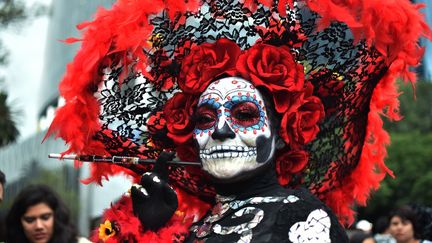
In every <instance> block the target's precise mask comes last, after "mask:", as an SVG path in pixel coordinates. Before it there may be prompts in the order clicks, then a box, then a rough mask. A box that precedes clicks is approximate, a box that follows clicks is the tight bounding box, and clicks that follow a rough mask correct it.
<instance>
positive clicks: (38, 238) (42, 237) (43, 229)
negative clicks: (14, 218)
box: [21, 203, 54, 243]
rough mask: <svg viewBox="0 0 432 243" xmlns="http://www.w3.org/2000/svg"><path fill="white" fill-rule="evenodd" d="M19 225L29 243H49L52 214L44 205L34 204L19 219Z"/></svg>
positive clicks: (52, 228)
mask: <svg viewBox="0 0 432 243" xmlns="http://www.w3.org/2000/svg"><path fill="white" fill-rule="evenodd" d="M21 224H22V227H23V229H24V234H25V236H26V237H27V239H28V240H29V242H32V243H46V242H49V241H50V240H51V237H52V234H53V231H54V212H53V210H52V209H51V208H50V207H49V206H48V205H47V204H46V203H38V204H35V205H34V206H31V207H29V208H28V209H27V211H26V212H25V214H24V215H23V216H22V217H21Z"/></svg>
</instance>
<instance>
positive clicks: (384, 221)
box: [372, 216, 396, 243]
mask: <svg viewBox="0 0 432 243" xmlns="http://www.w3.org/2000/svg"><path fill="white" fill-rule="evenodd" d="M372 232H373V234H374V238H375V241H376V242H377V243H395V242H396V241H395V239H394V238H393V237H392V236H391V234H390V230H389V218H388V217H387V216H381V217H379V218H378V219H377V221H376V222H375V223H374V224H373V227H372Z"/></svg>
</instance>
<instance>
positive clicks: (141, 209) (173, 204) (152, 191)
mask: <svg viewBox="0 0 432 243" xmlns="http://www.w3.org/2000/svg"><path fill="white" fill-rule="evenodd" d="M173 158H174V153H167V152H162V153H161V154H160V156H159V157H158V159H157V160H156V164H155V166H154V168H153V171H152V172H146V173H144V174H143V175H142V177H141V182H140V184H139V185H137V184H135V185H133V186H132V188H131V197H132V206H133V212H134V214H135V216H136V217H138V219H139V220H140V222H141V225H142V226H143V227H144V228H145V229H150V230H153V231H156V230H158V229H159V228H160V227H162V226H163V225H165V223H166V222H168V220H169V219H170V218H171V216H172V215H173V214H174V212H175V211H176V209H177V207H178V200H177V194H176V193H175V191H174V189H172V188H171V187H170V186H169V185H168V168H167V164H166V162H167V161H170V160H172V159H173Z"/></svg>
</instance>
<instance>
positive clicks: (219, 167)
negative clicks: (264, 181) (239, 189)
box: [201, 156, 263, 183]
mask: <svg viewBox="0 0 432 243" xmlns="http://www.w3.org/2000/svg"><path fill="white" fill-rule="evenodd" d="M201 161H202V166H203V167H202V169H203V170H204V171H205V172H206V173H207V174H208V175H209V176H210V177H211V178H212V179H213V180H214V181H216V182H220V183H230V182H236V181H239V180H242V179H245V178H246V177H248V174H249V173H248V172H251V171H254V170H256V169H257V168H259V167H261V166H262V165H263V164H259V163H257V162H256V156H251V157H247V158H244V157H242V158H234V159H233V158H228V159H224V158H217V159H201Z"/></svg>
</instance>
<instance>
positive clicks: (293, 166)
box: [276, 150, 309, 185]
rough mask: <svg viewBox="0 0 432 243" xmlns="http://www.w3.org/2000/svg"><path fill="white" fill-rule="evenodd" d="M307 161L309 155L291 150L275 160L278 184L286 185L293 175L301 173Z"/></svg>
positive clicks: (302, 151) (301, 151)
mask: <svg viewBox="0 0 432 243" xmlns="http://www.w3.org/2000/svg"><path fill="white" fill-rule="evenodd" d="M308 160H309V155H308V153H307V152H306V151H304V150H291V151H289V152H286V153H284V154H283V155H282V156H280V157H279V158H278V159H277V162H276V170H277V172H278V175H279V182H280V183H281V184H282V185H287V184H288V183H289V182H290V181H291V178H292V175H293V174H296V173H299V172H301V171H302V170H303V169H304V168H305V166H306V165H307V162H308Z"/></svg>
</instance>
